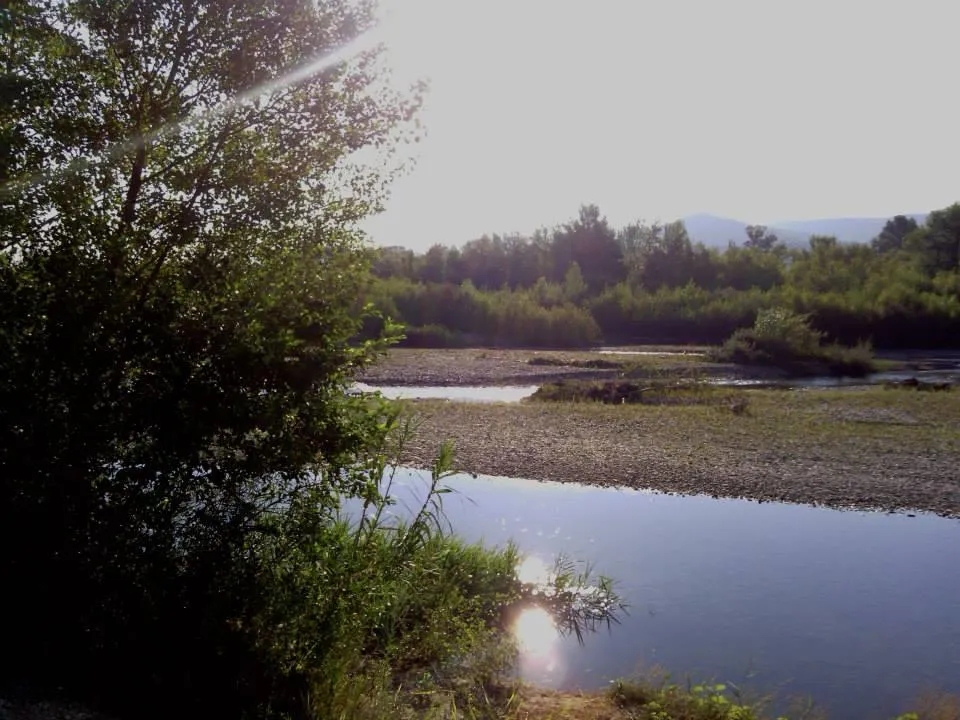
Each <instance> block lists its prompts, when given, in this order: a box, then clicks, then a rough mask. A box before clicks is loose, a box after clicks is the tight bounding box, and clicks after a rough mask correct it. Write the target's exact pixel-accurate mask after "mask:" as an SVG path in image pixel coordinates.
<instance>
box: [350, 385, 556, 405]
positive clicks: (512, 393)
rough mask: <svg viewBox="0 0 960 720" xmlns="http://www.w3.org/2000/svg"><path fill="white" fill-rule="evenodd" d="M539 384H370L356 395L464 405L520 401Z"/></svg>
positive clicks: (355, 389) (355, 387) (356, 390)
mask: <svg viewBox="0 0 960 720" xmlns="http://www.w3.org/2000/svg"><path fill="white" fill-rule="evenodd" d="M536 390H537V386H536V385H449V386H446V385H444V386H430V385H379V386H374V385H367V384H365V383H354V384H353V387H352V388H351V391H352V392H354V393H362V392H378V391H379V392H380V393H382V394H383V396H384V397H386V398H389V399H391V400H458V401H460V402H520V401H521V400H523V399H524V398H526V397H529V396H530V395H532V394H533V393H534V392H536Z"/></svg>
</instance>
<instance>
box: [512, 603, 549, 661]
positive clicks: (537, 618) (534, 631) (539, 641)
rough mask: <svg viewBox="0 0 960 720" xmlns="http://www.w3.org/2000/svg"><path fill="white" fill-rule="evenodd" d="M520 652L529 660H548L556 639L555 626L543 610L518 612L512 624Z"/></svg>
mask: <svg viewBox="0 0 960 720" xmlns="http://www.w3.org/2000/svg"><path fill="white" fill-rule="evenodd" d="M513 633H514V636H515V637H516V638H517V645H518V647H519V649H520V652H521V653H522V654H523V655H526V656H527V657H529V658H542V659H548V658H549V656H550V655H551V654H552V653H553V649H554V646H555V645H556V642H557V638H558V637H559V635H558V634H557V625H556V623H555V622H554V621H553V617H552V616H551V615H550V613H548V612H547V611H546V610H544V609H543V608H539V607H529V608H525V609H523V610H521V611H520V614H519V615H517V619H516V621H515V622H514V624H513Z"/></svg>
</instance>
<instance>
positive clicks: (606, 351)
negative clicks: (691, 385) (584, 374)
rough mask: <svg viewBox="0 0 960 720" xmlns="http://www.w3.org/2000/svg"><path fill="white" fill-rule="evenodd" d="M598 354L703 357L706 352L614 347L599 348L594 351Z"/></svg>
mask: <svg viewBox="0 0 960 720" xmlns="http://www.w3.org/2000/svg"><path fill="white" fill-rule="evenodd" d="M596 352H597V353H598V354H599V355H647V356H651V357H704V356H705V355H706V353H702V352H692V351H691V352H687V351H686V350H619V349H616V348H601V349H600V350H597V351H596Z"/></svg>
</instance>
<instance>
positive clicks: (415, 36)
mask: <svg viewBox="0 0 960 720" xmlns="http://www.w3.org/2000/svg"><path fill="white" fill-rule="evenodd" d="M386 5H387V7H386V9H385V10H384V13H385V20H384V24H385V28H384V30H385V32H386V34H387V37H388V43H389V46H390V60H391V62H392V63H393V65H394V66H395V68H396V70H397V72H398V75H399V77H401V78H409V77H414V76H418V75H419V76H424V77H426V78H428V79H429V80H430V82H431V90H430V93H429V96H428V98H427V106H426V108H425V111H424V113H423V116H422V117H423V121H424V123H425V124H426V126H427V128H428V136H427V138H426V139H425V140H424V141H423V142H422V143H420V144H419V146H417V147H416V154H417V156H418V158H419V160H418V164H417V167H416V168H415V169H414V170H413V172H412V173H411V174H409V175H408V176H406V177H404V178H402V179H401V180H400V181H398V182H397V184H396V185H395V186H394V194H393V198H392V200H391V202H390V205H389V207H388V210H387V212H386V213H384V214H383V215H381V216H379V217H377V218H375V219H373V220H372V221H371V222H370V223H369V225H368V230H369V232H370V234H371V235H372V236H373V238H374V240H376V241H377V242H379V243H382V244H402V245H407V246H410V247H417V248H421V249H422V248H425V247H426V246H428V245H429V244H431V243H434V242H445V243H462V242H464V241H466V240H469V239H471V238H472V237H476V236H479V235H480V234H482V233H484V232H505V231H506V232H509V231H521V232H529V231H531V230H533V229H534V228H536V227H538V226H540V225H544V224H547V225H549V224H553V223H555V222H559V221H563V220H565V219H567V218H569V217H571V216H572V215H574V214H575V213H576V210H577V208H578V206H579V205H580V203H582V202H595V203H597V204H599V205H600V208H601V210H602V211H604V213H605V214H606V215H607V216H608V217H609V218H610V220H611V221H612V222H613V223H614V224H616V225H620V224H622V223H625V222H628V221H630V220H633V219H637V218H646V219H656V218H660V219H664V220H669V219H673V218H676V217H678V216H681V215H684V214H687V213H693V212H710V213H715V214H719V215H726V216H731V217H736V218H739V219H742V220H747V221H753V222H772V221H775V220H777V219H805V218H814V217H831V216H841V215H871V216H873V215H879V216H884V215H889V214H893V213H896V212H905V211H909V212H914V211H924V210H928V209H933V208H936V207H942V206H944V205H947V204H950V203H951V202H954V201H956V200H960V176H958V174H957V173H958V170H957V169H958V168H960V91H958V87H960V85H958V80H957V73H958V71H960V44H958V43H957V41H956V27H957V22H958V21H960V4H958V3H956V2H955V1H954V0H944V1H943V2H933V1H924V0H914V1H913V2H909V3H908V2H905V1H903V2H901V1H900V0H897V1H896V2H893V1H889V2H888V1H887V0H872V1H870V2H866V1H860V0H830V1H829V2H828V1H826V0H804V2H799V1H798V2H790V3H787V2H779V1H776V0H756V1H747V0H702V1H697V2H694V1H690V2H683V1H680V0H669V1H668V0H663V1H662V2H647V1H645V0H590V1H589V2H587V1H586V0H584V1H581V2H577V1H575V0H386Z"/></svg>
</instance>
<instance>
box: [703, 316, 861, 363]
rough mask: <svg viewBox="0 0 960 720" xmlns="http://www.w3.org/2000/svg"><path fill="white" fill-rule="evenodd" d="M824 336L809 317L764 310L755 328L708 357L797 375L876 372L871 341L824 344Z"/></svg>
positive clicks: (736, 335)
mask: <svg viewBox="0 0 960 720" xmlns="http://www.w3.org/2000/svg"><path fill="white" fill-rule="evenodd" d="M822 338H823V334H822V333H820V332H818V331H817V330H814V329H813V328H812V327H811V326H810V320H809V318H808V317H807V316H804V315H798V314H797V313H794V312H791V311H789V310H784V309H782V308H774V309H771V310H761V311H760V312H759V313H758V314H757V320H756V323H755V324H754V326H753V327H752V328H741V329H739V330H737V331H735V332H734V333H733V334H732V335H731V336H730V337H729V338H728V339H727V340H726V341H725V342H724V343H723V345H722V346H720V347H719V348H715V349H713V350H711V351H710V352H709V353H708V357H709V359H710V360H713V361H715V362H733V363H738V364H742V365H772V366H776V367H779V368H782V369H784V370H787V371H789V372H791V373H794V374H819V373H829V374H831V375H837V376H848V377H863V376H865V375H868V374H869V373H871V372H873V371H874V369H875V366H874V362H873V349H872V347H871V346H870V344H869V343H864V342H861V343H859V344H858V345H856V346H855V347H843V346H841V345H838V344H836V343H834V344H831V345H821V340H822Z"/></svg>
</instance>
